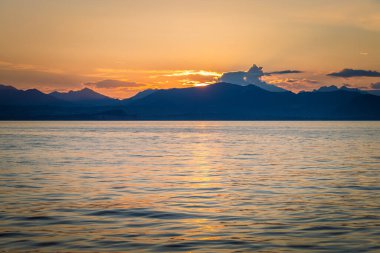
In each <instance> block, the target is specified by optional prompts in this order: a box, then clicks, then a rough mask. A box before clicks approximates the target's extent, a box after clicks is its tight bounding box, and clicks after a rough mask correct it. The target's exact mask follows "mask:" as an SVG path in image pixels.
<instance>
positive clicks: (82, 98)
mask: <svg viewBox="0 0 380 253" xmlns="http://www.w3.org/2000/svg"><path fill="white" fill-rule="evenodd" d="M49 95H51V96H53V97H55V98H58V99H60V100H64V101H68V102H74V103H79V104H82V105H93V106H95V105H96V106H101V105H115V104H117V103H118V102H119V100H117V99H113V98H110V97H107V96H104V95H102V94H100V93H97V92H95V91H93V90H91V89H89V88H84V89H82V90H78V91H69V92H57V91H54V92H52V93H50V94H49Z"/></svg>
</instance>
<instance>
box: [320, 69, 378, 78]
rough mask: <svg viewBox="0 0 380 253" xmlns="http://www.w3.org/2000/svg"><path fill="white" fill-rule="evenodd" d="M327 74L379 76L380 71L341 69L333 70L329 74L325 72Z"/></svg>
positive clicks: (346, 76) (337, 75) (345, 76)
mask: <svg viewBox="0 0 380 253" xmlns="http://www.w3.org/2000/svg"><path fill="white" fill-rule="evenodd" d="M327 75H328V76H334V77H344V78H349V77H362V76H365V77H380V72H378V71H372V70H362V69H343V70H341V71H339V72H333V73H330V74H327Z"/></svg>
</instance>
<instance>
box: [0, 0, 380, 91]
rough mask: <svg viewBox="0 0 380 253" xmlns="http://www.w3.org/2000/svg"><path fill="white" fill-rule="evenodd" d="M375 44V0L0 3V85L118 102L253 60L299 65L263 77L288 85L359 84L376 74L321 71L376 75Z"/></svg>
mask: <svg viewBox="0 0 380 253" xmlns="http://www.w3.org/2000/svg"><path fill="white" fill-rule="evenodd" d="M379 45H380V1H378V0H360V1H357V0H345V1H340V0H335V1H334V0H313V1H304V0H268V1H258V0H257V1H255V0H233V1H232V0H228V1H227V0H226V1H222V0H191V1H190V0H189V1H187V0H183V1H175V0H150V1H147V0H138V1H131V0H130V1H128V0H125V1H121V0H120V1H113V0H108V1H96V0H95V1H92V0H81V1H74V0H67V1H54V0H53V1H51V0H37V1H29V0H24V1H21V0H2V1H0V83H4V84H8V85H13V86H15V87H18V88H22V89H26V88H38V89H41V90H42V91H46V92H48V91H53V90H59V91H67V90H71V89H74V90H76V89H81V88H83V87H90V88H93V89H95V90H97V91H99V92H101V93H103V94H107V95H110V96H113V97H119V98H123V97H128V96H131V95H133V94H135V93H136V92H138V91H140V90H144V89H147V88H168V87H186V86H193V85H199V84H202V83H210V82H215V81H216V80H217V79H218V77H219V76H220V75H221V74H222V73H223V72H229V71H237V70H244V71H245V70H247V69H248V68H249V67H250V66H251V65H252V64H254V63H255V64H258V65H260V66H263V67H264V71H268V72H271V71H278V70H288V69H291V70H300V71H303V73H299V74H287V75H272V76H267V77H265V78H264V79H265V80H266V81H267V82H269V83H273V84H276V85H279V86H281V87H284V88H287V89H290V90H293V91H298V90H302V89H309V90H310V89H314V88H317V87H319V86H323V85H333V84H334V85H338V86H340V85H343V84H349V85H351V86H356V87H363V88H369V87H370V86H371V84H373V83H378V82H380V78H379V77H355V78H337V77H327V76H326V74H327V73H330V72H334V71H340V70H342V69H344V68H352V69H363V70H375V71H380V46H379Z"/></svg>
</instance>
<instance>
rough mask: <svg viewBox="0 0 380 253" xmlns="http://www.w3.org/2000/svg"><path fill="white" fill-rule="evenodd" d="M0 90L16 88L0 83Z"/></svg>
mask: <svg viewBox="0 0 380 253" xmlns="http://www.w3.org/2000/svg"><path fill="white" fill-rule="evenodd" d="M0 90H17V89H16V88H15V87H13V86H10V85H5V84H0Z"/></svg>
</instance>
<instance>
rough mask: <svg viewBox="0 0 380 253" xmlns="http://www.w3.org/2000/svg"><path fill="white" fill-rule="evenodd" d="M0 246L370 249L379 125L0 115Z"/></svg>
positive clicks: (375, 244) (378, 177)
mask: <svg viewBox="0 0 380 253" xmlns="http://www.w3.org/2000/svg"><path fill="white" fill-rule="evenodd" d="M0 203H1V206H0V251H1V252H8V251H9V252H28V251H29V252H37V251H38V252H94V251H95V252H126V251H128V252H176V251H178V252H181V251H183V252H190V251H192V252H253V251H255V252H379V251H380V239H379V238H380V122H275V121H264V122H208V121H194V122H191V121H190V122H175V121H174V122H157V121H151V122H64V121H60V122H53V121H46V122H0Z"/></svg>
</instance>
